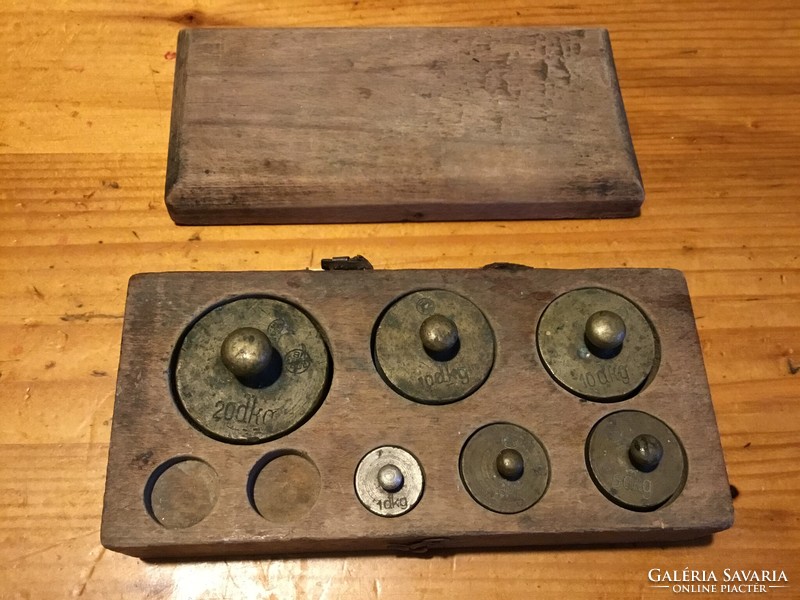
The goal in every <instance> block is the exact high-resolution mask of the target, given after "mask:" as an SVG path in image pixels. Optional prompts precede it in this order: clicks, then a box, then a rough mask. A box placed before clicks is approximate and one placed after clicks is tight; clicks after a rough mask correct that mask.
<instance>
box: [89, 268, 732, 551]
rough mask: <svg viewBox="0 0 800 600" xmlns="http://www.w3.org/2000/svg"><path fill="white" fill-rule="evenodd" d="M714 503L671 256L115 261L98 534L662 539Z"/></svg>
mask: <svg viewBox="0 0 800 600" xmlns="http://www.w3.org/2000/svg"><path fill="white" fill-rule="evenodd" d="M732 519H733V509H732V503H731V497H730V491H729V486H728V481H727V476H726V472H725V465H724V462H723V456H722V450H721V446H720V441H719V434H718V431H717V426H716V422H715V417H714V411H713V407H712V404H711V401H710V397H709V390H708V385H707V381H706V376H705V372H704V368H703V362H702V355H701V351H700V347H699V343H698V337H697V332H696V329H695V323H694V317H693V314H692V309H691V303H690V300H689V296H688V291H687V288H686V284H685V281H684V278H683V276H682V274H681V273H680V272H678V271H672V270H656V269H653V270H647V269H608V270H579V271H563V270H546V269H544V270H538V269H537V270H532V269H526V268H518V269H475V270H413V271H330V272H310V271H300V272H245V273H163V274H143V275H137V276H134V277H133V278H132V279H131V282H130V286H129V290H128V301H127V307H126V312H125V323H124V330H123V339H122V351H121V358H120V367H119V375H118V382H117V395H116V402H115V407H114V420H113V428H112V435H111V445H110V449H109V462H108V475H107V481H106V494H105V503H104V509H103V521H102V542H103V544H104V545H105V546H106V547H108V548H110V549H113V550H117V551H120V552H124V553H127V554H131V555H134V556H141V557H195V556H231V555H257V554H273V555H274V554H292V553H320V552H329V551H362V550H383V551H386V550H389V551H409V552H421V551H425V550H428V549H436V548H459V547H499V546H519V545H536V544H580V543H617V542H662V541H672V540H685V539H690V538H696V537H701V536H704V535H708V534H710V533H712V532H715V531H720V530H722V529H725V528H727V527H729V526H730V525H731V523H732Z"/></svg>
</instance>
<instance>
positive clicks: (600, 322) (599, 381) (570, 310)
mask: <svg viewBox="0 0 800 600" xmlns="http://www.w3.org/2000/svg"><path fill="white" fill-rule="evenodd" d="M536 342H537V346H538V349H539V355H540V356H541V358H542V362H543V363H544V366H545V367H546V369H547V371H548V372H549V373H550V375H551V376H552V377H553V378H554V379H555V380H556V381H557V382H558V383H559V384H561V385H562V386H563V387H565V388H566V389H568V390H569V391H571V392H572V393H574V394H576V395H578V396H581V397H583V398H587V399H589V400H597V401H601V402H614V401H617V400H624V399H625V398H629V397H630V396H632V395H633V394H635V393H636V392H637V391H638V390H639V389H640V388H641V387H642V385H644V383H645V382H646V381H647V379H648V377H649V376H650V374H651V372H653V369H654V368H655V366H656V363H657V356H658V349H657V342H656V337H655V334H654V332H653V328H652V326H651V325H650V322H649V321H648V320H647V318H646V317H645V316H644V314H643V313H642V311H641V310H639V308H638V307H637V306H636V305H635V304H633V302H631V301H630V300H628V299H627V298H624V297H623V296H621V295H619V294H617V293H614V292H611V291H608V290H604V289H600V288H582V289H577V290H573V291H571V292H567V293H566V294H563V295H561V296H559V297H558V298H556V299H555V300H553V301H552V302H551V303H550V304H549V305H548V306H547V308H546V309H545V310H544V313H542V317H541V319H540V320H539V325H538V327H537V331H536Z"/></svg>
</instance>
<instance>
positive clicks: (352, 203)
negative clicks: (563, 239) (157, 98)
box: [165, 28, 644, 225]
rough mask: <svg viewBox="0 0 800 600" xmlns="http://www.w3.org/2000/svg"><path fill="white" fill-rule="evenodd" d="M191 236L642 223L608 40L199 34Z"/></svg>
mask: <svg viewBox="0 0 800 600" xmlns="http://www.w3.org/2000/svg"><path fill="white" fill-rule="evenodd" d="M165 195H166V202H167V207H168V209H169V213H170V215H171V216H172V218H173V219H174V220H175V222H176V223H179V224H193V225H211V224H243V223H342V222H370V221H434V220H483V219H489V220H491V219H556V218H597V217H603V218H605V217H630V216H636V215H638V214H639V208H640V205H641V203H642V200H643V197H644V191H643V188H642V182H641V177H640V175H639V169H638V166H637V163H636V157H635V154H634V151H633V145H632V143H631V138H630V133H629V131H628V125H627V121H626V118H625V110H624V107H623V104H622V99H621V96H620V91H619V86H618V83H617V77H616V72H615V69H614V61H613V57H612V55H611V46H610V42H609V38H608V32H607V31H605V30H604V29H535V28H403V29H350V28H347V29H343V28H333V29H191V30H184V31H181V32H180V34H179V37H178V56H177V64H176V70H175V88H174V97H173V107H172V124H171V131H170V142H169V159H168V164H167V181H166V193H165Z"/></svg>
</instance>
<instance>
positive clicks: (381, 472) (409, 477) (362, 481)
mask: <svg viewBox="0 0 800 600" xmlns="http://www.w3.org/2000/svg"><path fill="white" fill-rule="evenodd" d="M355 487H356V495H357V496H358V499H359V500H360V501H361V504H363V505H364V507H365V508H366V509H367V510H368V511H370V512H372V513H375V514H376V515H380V516H381V517H398V516H400V515H403V514H405V513H407V512H408V511H410V510H411V509H412V508H414V507H415V506H416V505H417V502H419V500H420V498H421V497H422V491H423V489H424V488H425V476H424V474H423V472H422V467H421V466H420V464H419V461H417V459H416V458H415V457H414V456H413V455H412V454H411V453H410V452H408V451H407V450H404V449H403V448H399V447H397V446H381V447H380V448H375V449H374V450H372V451H370V452H369V453H367V455H366V456H365V457H364V458H362V459H361V461H360V462H359V463H358V467H357V468H356V475H355Z"/></svg>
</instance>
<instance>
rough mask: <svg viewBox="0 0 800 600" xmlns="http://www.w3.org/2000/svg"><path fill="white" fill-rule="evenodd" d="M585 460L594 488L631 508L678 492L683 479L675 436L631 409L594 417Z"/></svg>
mask: <svg viewBox="0 0 800 600" xmlns="http://www.w3.org/2000/svg"><path fill="white" fill-rule="evenodd" d="M586 464H587V467H588V469H589V474H590V475H591V476H592V480H593V481H594V482H595V484H596V485H597V487H598V489H600V491H601V492H603V494H604V495H605V496H606V497H608V498H609V499H610V500H611V501H612V502H615V503H616V504H619V505H620V506H623V507H625V508H629V509H631V510H655V509H656V508H658V507H659V506H661V505H663V504H664V503H666V502H667V501H668V500H670V499H672V498H674V497H675V496H676V495H677V494H678V493H680V491H681V489H682V488H683V484H684V481H685V479H686V459H685V458H684V451H683V448H682V446H681V443H680V441H679V440H678V437H677V436H676V435H675V433H674V432H673V431H672V430H671V429H670V428H669V427H668V426H667V425H666V424H664V423H663V422H662V421H660V420H659V419H657V418H655V417H653V416H651V415H649V414H647V413H644V412H640V411H637V410H623V411H619V412H615V413H612V414H610V415H608V416H606V417H604V418H603V419H601V420H600V421H598V423H597V424H596V425H595V426H594V427H593V428H592V431H591V433H590V434H589V438H588V440H587V441H586Z"/></svg>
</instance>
